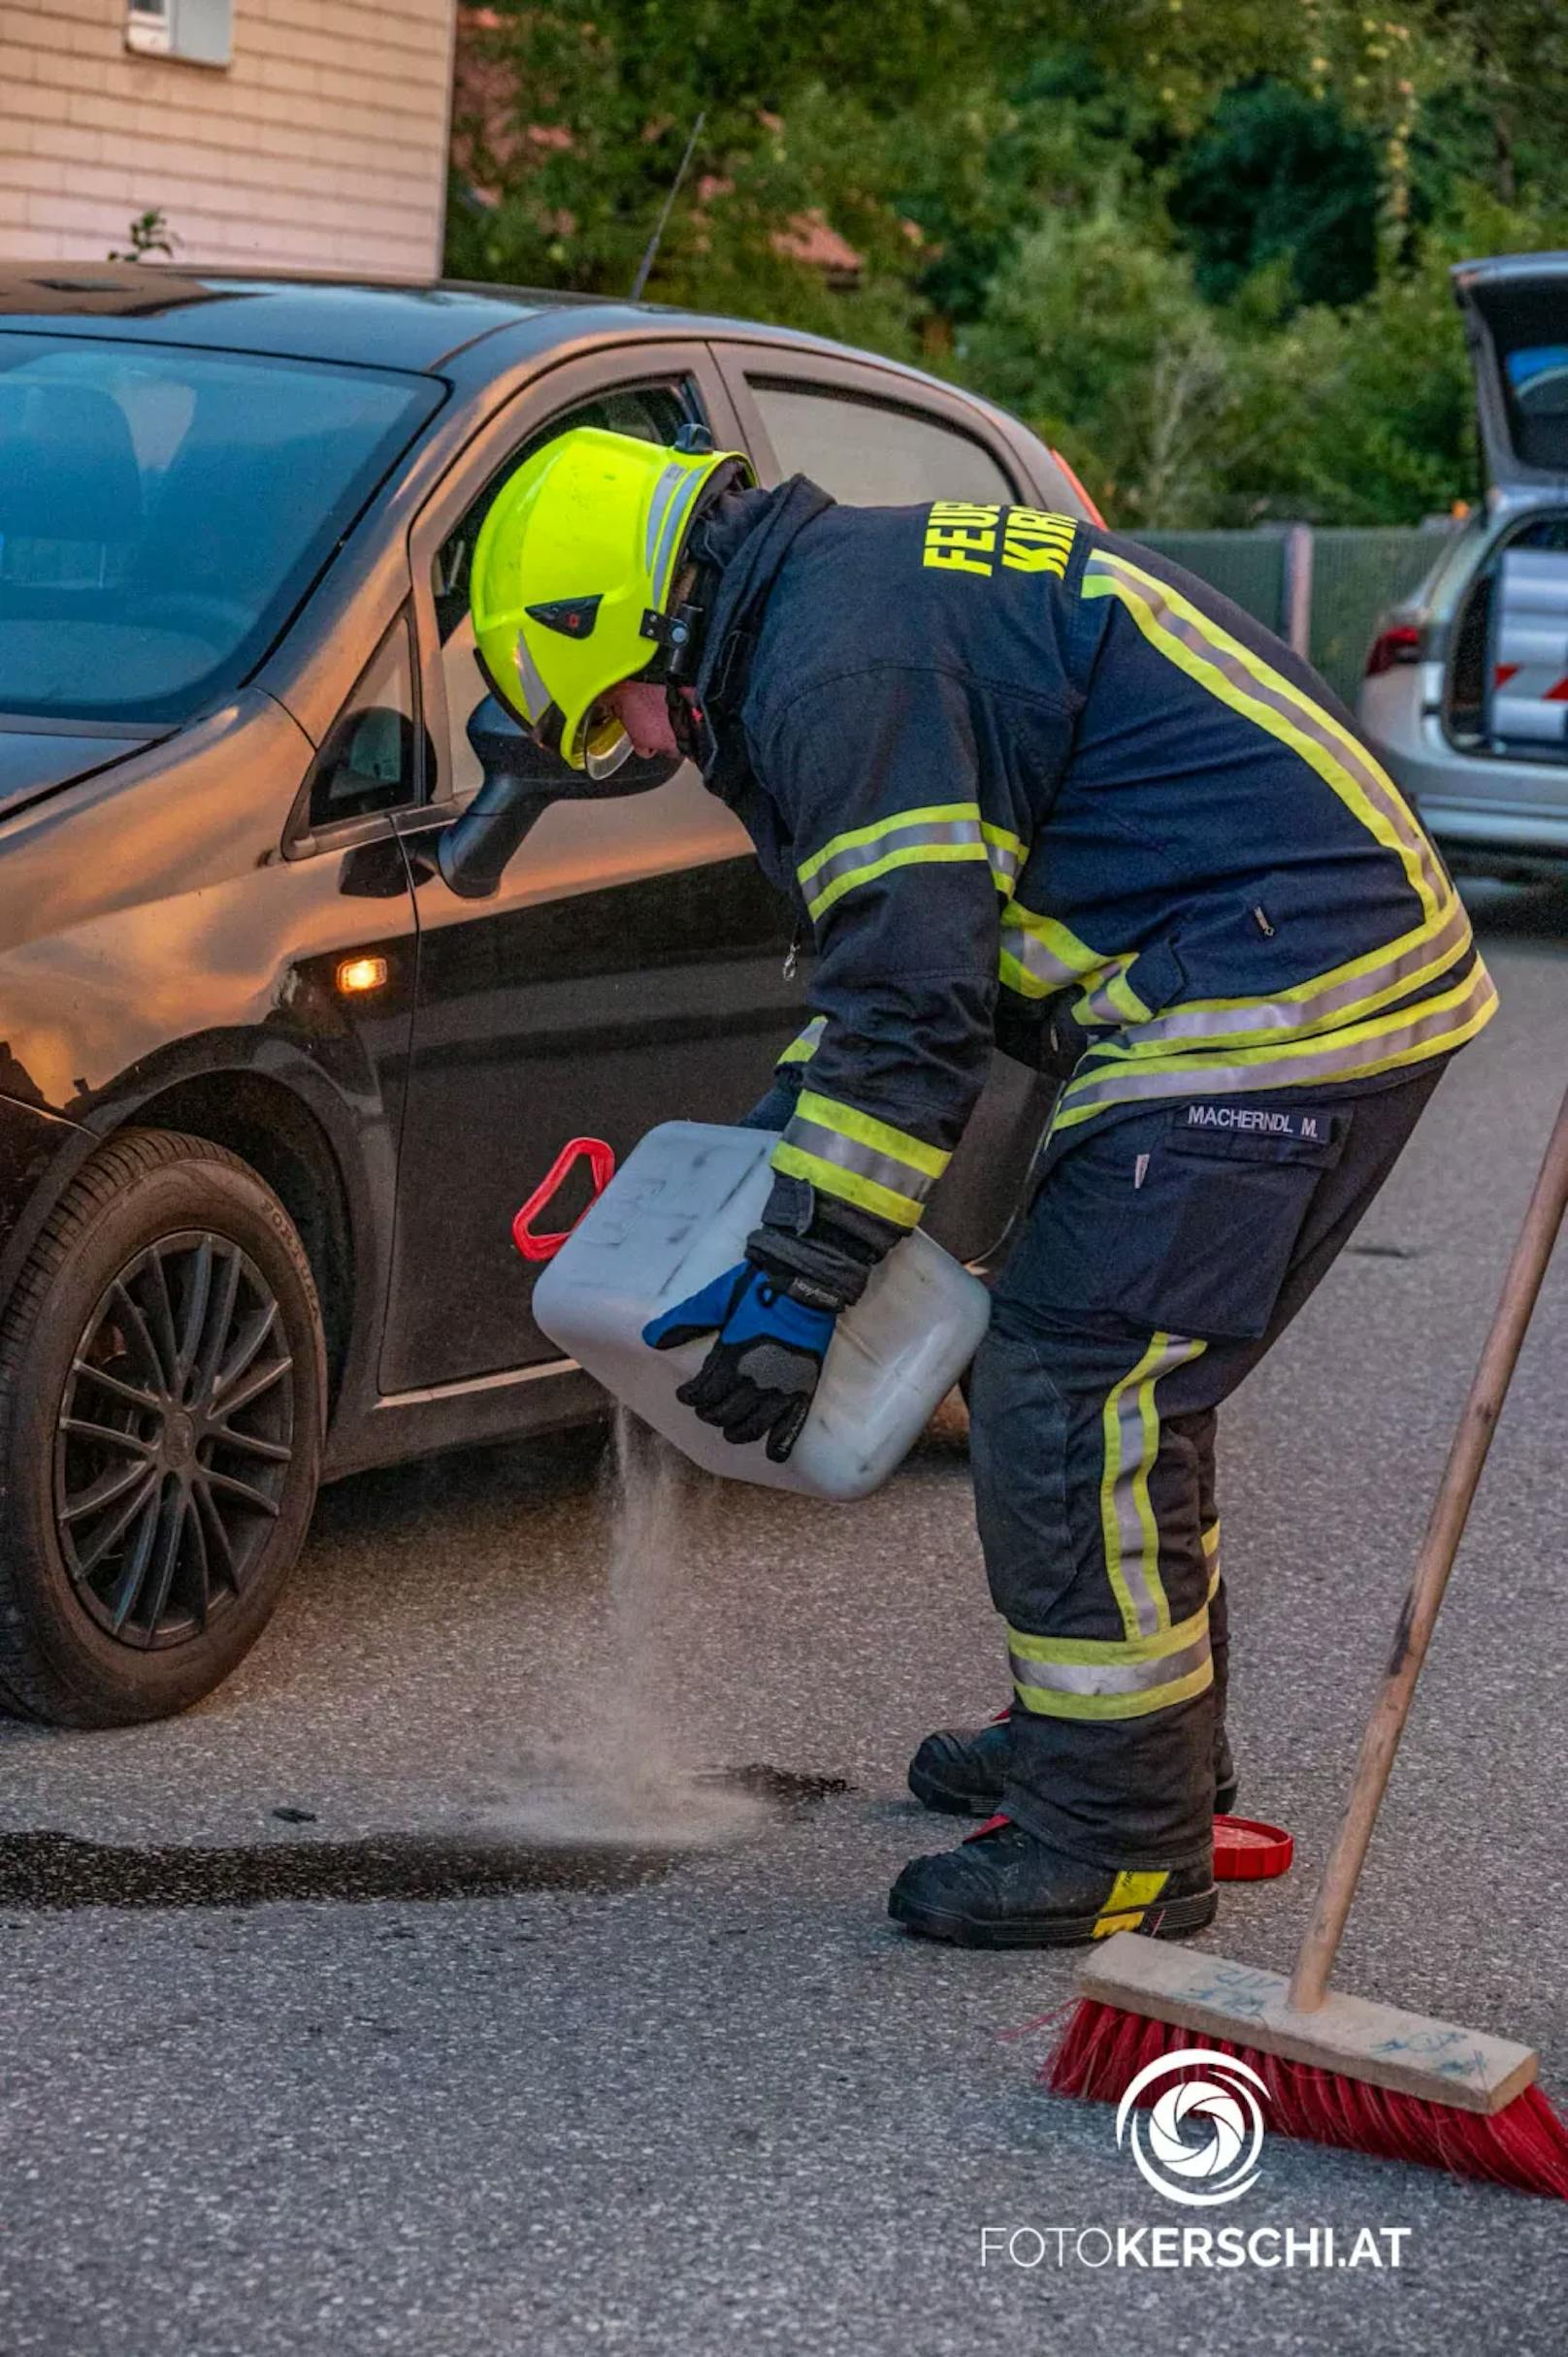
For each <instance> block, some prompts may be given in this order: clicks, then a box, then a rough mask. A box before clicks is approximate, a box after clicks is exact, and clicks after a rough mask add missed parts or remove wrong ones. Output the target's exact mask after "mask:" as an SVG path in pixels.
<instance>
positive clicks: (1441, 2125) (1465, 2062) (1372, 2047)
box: [1040, 1097, 1568, 2200]
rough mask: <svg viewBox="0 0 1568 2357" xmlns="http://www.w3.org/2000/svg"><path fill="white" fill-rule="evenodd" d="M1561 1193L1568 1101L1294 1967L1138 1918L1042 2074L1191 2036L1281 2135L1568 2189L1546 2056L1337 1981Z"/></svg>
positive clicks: (1107, 1956)
mask: <svg viewBox="0 0 1568 2357" xmlns="http://www.w3.org/2000/svg"><path fill="white" fill-rule="evenodd" d="M1565 1204H1568V1097H1564V1098H1563V1102H1562V1106H1561V1109H1560V1110H1559V1112H1558V1114H1557V1119H1556V1123H1555V1126H1554V1127H1553V1129H1552V1138H1551V1142H1550V1144H1549V1145H1548V1147H1547V1152H1546V1158H1545V1160H1544V1162H1542V1165H1541V1172H1540V1176H1539V1177H1538V1179H1537V1180H1536V1183H1535V1192H1534V1194H1533V1195H1532V1196H1531V1198H1530V1207H1529V1210H1528V1211H1527V1212H1526V1214H1525V1218H1524V1226H1523V1228H1522V1229H1521V1231H1520V1234H1519V1243H1518V1244H1517V1246H1516V1247H1515V1251H1514V1258H1513V1260H1512V1261H1511V1262H1510V1264H1509V1270H1508V1275H1507V1277H1506V1278H1505V1279H1504V1282H1503V1293H1502V1298H1501V1300H1500V1302H1499V1303H1498V1307H1497V1314H1496V1316H1495V1318H1494V1319H1493V1321H1492V1326H1491V1331H1490V1333H1489V1334H1488V1335H1487V1337H1486V1347H1485V1349H1484V1350H1483V1352H1482V1356H1481V1363H1480V1366H1479V1367H1478V1368H1477V1370H1476V1377H1475V1381H1474V1383H1473V1384H1472V1385H1471V1388H1470V1396H1469V1398H1468V1399H1467V1401H1466V1402H1465V1407H1464V1413H1463V1415H1462V1416H1461V1418H1460V1420H1459V1426H1458V1430H1457V1431H1456V1433H1455V1434H1454V1445H1453V1447H1452V1449H1451V1450H1450V1452H1449V1459H1448V1464H1447V1466H1446V1467H1445V1469H1444V1474H1443V1480H1442V1485H1441V1487H1440V1488H1439V1490H1438V1493H1437V1500H1436V1503H1435V1505H1434V1506H1433V1509H1432V1517H1431V1521H1430V1522H1429V1523H1428V1524H1427V1529H1426V1535H1425V1538H1424V1540H1423V1541H1422V1544H1421V1554H1420V1555H1419V1557H1418V1558H1417V1563H1416V1569H1415V1573H1414V1576H1413V1578H1412V1580H1411V1584H1410V1590H1409V1593H1408V1594H1407V1596H1406V1597H1405V1600H1404V1604H1403V1607H1402V1608H1401V1611H1400V1615H1399V1625H1398V1629H1397V1631H1396V1632H1395V1635H1394V1641H1393V1647H1392V1651H1391V1652H1390V1653H1389V1656H1388V1666H1387V1667H1386V1669H1385V1671H1384V1674H1383V1685H1382V1687H1381V1689H1380V1691H1379V1694H1378V1699H1377V1703H1376V1705H1375V1707H1374V1709H1373V1712H1372V1716H1371V1719H1369V1721H1368V1723H1367V1729H1366V1733H1365V1736H1364V1737H1363V1739H1362V1743H1361V1753H1360V1758H1359V1760H1358V1761H1357V1763H1356V1781H1355V1784H1353V1786H1352V1788H1351V1796H1350V1802H1349V1805H1348V1807H1347V1808H1346V1811H1345V1815H1344V1817H1343V1819H1342V1820H1341V1823H1340V1828H1339V1833H1338V1837H1337V1839H1336V1841H1335V1843H1334V1848H1333V1851H1332V1854H1331V1855H1330V1857H1329V1860H1328V1864H1327V1866H1326V1868H1325V1870H1324V1873H1323V1883H1322V1887H1321V1888H1320V1890H1319V1892H1318V1897H1317V1903H1316V1905H1315V1907H1314V1910H1313V1915H1312V1921H1311V1923H1310V1925H1309V1926H1308V1929H1307V1935H1306V1938H1305V1939H1304V1940H1303V1941H1302V1943H1301V1949H1300V1953H1299V1954H1298V1956H1297V1957H1296V1961H1295V1970H1294V1971H1293V1972H1292V1973H1291V1975H1290V1979H1289V1981H1286V1980H1285V1979H1284V1978H1282V1976H1281V1975H1279V1974H1277V1973H1269V1972H1261V1971H1258V1970H1257V1969H1255V1968H1254V1967H1253V1966H1252V1965H1247V1964H1227V1963H1225V1962H1224V1961H1223V1960H1222V1959H1221V1958H1220V1957H1218V1956H1211V1955H1205V1954H1202V1953H1198V1952H1195V1951H1193V1950H1192V1949H1187V1948H1176V1947H1174V1946H1171V1945H1169V1944H1167V1943H1165V1942H1163V1941H1159V1940H1151V1939H1147V1938H1141V1937H1140V1936H1139V1935H1138V1934H1137V1933H1136V1932H1126V1931H1124V1932H1117V1933H1115V1934H1114V1935H1113V1936H1112V1937H1111V1938H1109V1939H1108V1940H1106V1942H1105V1943H1104V1945H1103V1947H1100V1948H1095V1949H1094V1952H1093V1953H1092V1955H1090V1956H1089V1957H1088V1958H1087V1959H1086V1960H1085V1962H1084V1963H1083V1964H1082V1965H1081V1966H1080V1968H1079V1971H1078V1976H1077V1983H1078V1990H1079V2001H1078V2003H1077V2004H1076V2005H1075V2006H1074V2008H1073V2010H1072V2013H1071V2014H1070V2015H1069V2017H1068V2019H1067V2022H1066V2025H1065V2028H1064V2029H1063V2031H1062V2037H1061V2039H1060V2041H1059V2043H1058V2045H1057V2046H1056V2049H1055V2051H1054V2052H1053V2053H1052V2054H1051V2056H1050V2057H1049V2058H1048V2060H1047V2062H1046V2064H1045V2066H1044V2068H1043V2070H1042V2071H1041V2074H1040V2077H1041V2079H1042V2080H1043V2082H1044V2083H1045V2084H1046V2085H1047V2086H1049V2087H1052V2088H1054V2089H1055V2090H1056V2091H1057V2092H1058V2093H1059V2094H1063V2095H1083V2096H1089V2097H1094V2098H1098V2099H1101V2100H1103V2101H1106V2102H1112V2103H1117V2102H1120V2101H1122V2100H1123V2098H1124V2097H1125V2096H1127V2093H1128V2090H1129V2089H1130V2088H1131V2087H1132V2082H1133V2080H1134V2079H1136V2078H1137V2076H1138V2074H1139V2072H1140V2071H1143V2070H1144V2069H1146V2068H1147V2067H1148V2066H1149V2065H1150V2064H1152V2063H1155V2062H1158V2061H1159V2060H1160V2058H1161V2057H1163V2056H1166V2055H1175V2054H1177V2053H1178V2052H1180V2051H1181V2050H1182V2049H1183V2048H1184V2047H1185V2046H1187V2045H1188V2044H1189V2043H1190V2040H1191V2037H1192V2033H1193V2032H1197V2033H1199V2034H1200V2035H1201V2037H1202V2040H1203V2042H1204V2044H1205V2046H1208V2047H1210V2048H1214V2049H1218V2051H1219V2052H1221V2053H1224V2054H1227V2055H1229V2056H1231V2057H1233V2058H1234V2059H1237V2060H1240V2061H1242V2062H1245V2063H1248V2064H1250V2065H1251V2066H1252V2068H1253V2069H1254V2070H1255V2071H1257V2072H1258V2075H1259V2077H1260V2078H1261V2079H1262V2080H1263V2083H1264V2085H1265V2087H1266V2089H1267V2093H1268V2098H1269V2101H1268V2125H1269V2128H1270V2129H1271V2130H1272V2131H1273V2132H1274V2133H1276V2134H1279V2135H1285V2136H1296V2137H1305V2138H1309V2139H1311V2140H1312V2141H1313V2142H1315V2143H1318V2144H1342V2145H1348V2146H1350V2147H1351V2148H1352V2149H1354V2150H1356V2151H1360V2152H1371V2153H1376V2154H1379V2155H1381V2156H1383V2157H1385V2158H1388V2159H1391V2160H1408V2161H1421V2162H1425V2163H1427V2164H1428V2165H1430V2166H1432V2167H1435V2168H1440V2169H1449V2170H1452V2171H1454V2173H1456V2174H1458V2175H1462V2176H1466V2177H1486V2178H1489V2179H1491V2180H1492V2181H1493V2182H1495V2183H1498V2184H1503V2185H1513V2186H1517V2187H1519V2188H1520V2189H1521V2190H1522V2191H1524V2192H1528V2193H1542V2194H1555V2195H1556V2196H1558V2197H1559V2198H1560V2199H1563V2200H1568V2130H1565V2128H1564V2125H1563V2123H1562V2121H1561V2120H1560V2119H1559V2117H1558V2115H1557V2114H1556V2112H1555V2111H1553V2110H1552V2106H1551V2104H1550V2103H1548V2101H1547V2099H1546V2097H1545V2096H1544V2095H1543V2094H1542V2092H1541V2090H1540V2088H1539V2087H1538V2086H1536V2084H1535V2083H1534V2081H1535V2071H1536V2056H1535V2055H1534V2053H1533V2052H1532V2051H1531V2050H1530V2048H1529V2047H1528V2046H1516V2045H1513V2044H1511V2043H1510V2042H1509V2041H1507V2040H1505V2039H1501V2038H1493V2037H1490V2036H1487V2035H1486V2034H1485V2033H1484V2032H1482V2031H1478V2030H1468V2029H1461V2028H1459V2027H1458V2026H1457V2025H1456V2024H1455V2023H1454V2022H1448V2021H1434V2020H1432V2019H1430V2018H1428V2017H1427V2016H1426V2015H1424V2014H1421V2013H1404V2012H1402V2011H1401V2010H1400V2009H1399V2008H1398V2007H1396V2006H1390V2005H1380V2004H1374V2003H1370V2002H1368V2001H1367V2000H1366V1999H1364V1998H1360V1997H1352V1996H1345V1995H1341V1994H1340V1993H1338V1992H1337V1991H1333V1990H1330V1988H1329V1986H1328V1979H1329V1975H1330V1973H1331V1972H1332V1970H1333V1966H1334V1958H1335V1956H1336V1955H1337V1953H1338V1950H1339V1944H1340V1940H1341V1938H1342V1936H1343V1934H1344V1930H1345V1919H1346V1917H1347V1915H1349V1913H1350V1909H1351V1902H1352V1900H1353V1899H1354V1898H1355V1896H1356V1883H1357V1882H1359V1880H1360V1875H1361V1868H1362V1866H1363V1865H1364V1863H1365V1860H1366V1853H1367V1847H1368V1844H1369V1843H1370V1841H1371V1839H1372V1829H1373V1826H1374V1825H1375V1824H1376V1822H1377V1815H1378V1810H1379V1808H1380V1806H1381V1804H1382V1801H1383V1795H1384V1792H1385V1789H1386V1788H1387V1785H1388V1771H1389V1769H1390V1768H1391V1766H1392V1764H1393V1755H1394V1752H1395V1751H1396V1749H1397V1747H1398V1743H1399V1738H1400V1736H1401V1734H1402V1733H1403V1731H1404V1725H1405V1720H1406V1719H1407V1718H1408V1717H1409V1714H1410V1705H1411V1698H1412V1696H1413V1695H1414V1693H1415V1689H1416V1680H1417V1678H1418V1676H1419V1675H1420V1672H1421V1662H1422V1661H1423V1659H1424V1658H1425V1654H1426V1648H1427V1643H1428V1641H1429V1639H1430V1637H1431V1634H1432V1628H1433V1625H1434V1623H1435V1622H1436V1620H1437V1615H1438V1608H1439V1606H1440V1605H1441V1603H1442V1601H1443V1591H1444V1589H1445V1588H1447V1586H1448V1580H1449V1573H1450V1572H1451V1571H1452V1569H1453V1568H1454V1555H1456V1554H1457V1552H1458V1547H1459V1541H1460V1539H1461V1538H1462V1537H1463V1535H1464V1526H1465V1522H1466V1520H1467V1518H1468V1515H1469V1512H1470V1502H1471V1500H1472V1498H1473V1497H1474V1495H1475V1490H1476V1484H1477V1482H1478V1481H1479V1480H1480V1478H1481V1469H1482V1467H1483V1465H1484V1464H1485V1463H1486V1452H1487V1449H1488V1448H1489V1447H1490V1445H1491V1436H1492V1431H1493V1429H1494V1427H1495V1425H1496V1423H1497V1417H1498V1413H1499V1411H1500V1409H1501V1407H1502V1404H1503V1400H1504V1397H1505V1395H1506V1393H1507V1391H1508V1387H1509V1383H1510V1381H1511V1380H1512V1377H1513V1373H1514V1369H1515V1366H1516V1365H1517V1363H1518V1361H1519V1349H1520V1346H1521V1344H1522V1342H1523V1340H1524V1335H1525V1332H1526V1330H1527V1328H1528V1326H1529V1323H1530V1316H1531V1313H1532V1311H1533V1309H1534V1307H1535V1301H1536V1296H1537V1294H1538V1293H1539V1292H1540V1290H1541V1281H1542V1278H1543V1277H1544V1276H1545V1274H1546V1268H1547V1262H1548V1261H1549V1260H1550V1259H1551V1257H1552V1246H1553V1244H1554V1243H1555V1241H1556V1238H1557V1231H1558V1229H1559V1228H1560V1227H1561V1225H1562V1219H1563V1211H1564V1206H1565ZM1196 2072H1197V2073H1198V2074H1200V2072H1201V2065H1199V2066H1196ZM1187 2075H1188V2074H1184V2073H1183V2072H1182V2071H1181V2070H1180V2069H1179V2068H1178V2069H1176V2070H1173V2071H1172V2072H1171V2073H1170V2074H1169V2075H1168V2076H1166V2075H1162V2074H1157V2075H1156V2076H1157V2079H1158V2078H1160V2077H1164V2078H1165V2083H1167V2084H1168V2083H1169V2079H1181V2078H1183V2077H1184V2076H1187ZM1140 2092H1141V2091H1140ZM1155 2092H1156V2089H1155V2087H1154V2086H1151V2087H1150V2088H1149V2089H1148V2092H1147V2096H1146V2098H1145V2100H1147V2101H1149V2102H1153V2100H1154V2097H1155ZM1136 2100H1138V2098H1137V2097H1136V2096H1135V2097H1134V2101H1136Z"/></svg>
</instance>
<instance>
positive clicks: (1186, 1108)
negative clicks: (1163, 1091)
mask: <svg viewBox="0 0 1568 2357" xmlns="http://www.w3.org/2000/svg"><path fill="white" fill-rule="evenodd" d="M1176 1125H1177V1127H1178V1128H1179V1129H1221V1130H1225V1131H1226V1132H1227V1133H1228V1134H1229V1135H1231V1136H1241V1137H1289V1138H1292V1139H1294V1141H1295V1142H1296V1144H1298V1145H1302V1146H1330V1145H1332V1144H1333V1142H1334V1117H1333V1115H1332V1114H1331V1113H1324V1112H1323V1110H1322V1108H1321V1107H1317V1108H1308V1107H1306V1106H1303V1107H1302V1108H1301V1109H1300V1110H1299V1111H1296V1110H1294V1109H1292V1110H1291V1111H1290V1112H1289V1113H1284V1112H1281V1111H1280V1110H1279V1108H1278V1107H1277V1106H1275V1105H1217V1104H1195V1105H1183V1106H1182V1108H1181V1110H1180V1112H1179V1113H1178V1114H1177V1115H1176Z"/></svg>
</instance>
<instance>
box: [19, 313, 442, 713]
mask: <svg viewBox="0 0 1568 2357" xmlns="http://www.w3.org/2000/svg"><path fill="white" fill-rule="evenodd" d="M440 402H441V386H440V385H437V384H435V383H433V382H431V381H430V380H429V379H428V378H420V377H416V376H401V375H398V374H397V373H395V372H393V371H390V370H381V369H369V368H348V367H336V366H327V365H324V364H318V363H316V362H313V361H298V360H272V359H264V358H261V357H258V356H256V355H253V354H247V353H241V352H208V351H196V350H191V349H187V348H185V347H183V346H181V345H179V344H137V343H132V342H126V343H114V342H113V341H111V340H109V339H107V338H106V339H104V340H102V341H100V340H99V339H98V338H96V337H87V336H75V335H72V336H55V335H38V334H34V333H32V332H30V331H27V332H23V331H19V330H18V331H12V330H7V331H5V332H3V333H0V712H12V713H16V714H18V715H24V716H30V715H32V714H35V713H36V714H42V715H45V716H47V717H49V718H51V719H88V720H90V719H115V720H132V721H148V722H159V721H171V722H177V723H178V722H180V721H182V720H186V719H190V718H192V717H193V716H194V715H195V714H196V713H197V712H198V711H200V710H201V709H202V708H203V707H204V706H205V705H208V704H211V703H212V700H213V699H214V698H216V697H219V696H222V695H225V694H228V693H230V692H232V690H233V689H234V688H236V687H238V686H239V685H240V684H241V683H242V681H244V680H245V679H246V678H247V677H248V676H249V674H250V673H251V671H254V669H255V667H256V665H257V664H258V663H259V662H260V660H261V659H262V657H263V656H264V655H265V654H266V652H267V649H268V648H269V646H270V645H271V644H272V642H273V639H274V638H276V637H277V635H278V631H279V629H281V627H282V626H283V624H284V622H285V621H286V620H287V618H288V616H289V614H290V613H292V612H293V610H294V608H295V607H296V606H298V604H299V601H300V599H301V597H302V596H303V595H304V593H305V592H306V590H307V589H308V588H309V587H310V583H311V581H312V580H313V579H314V578H315V575H316V574H317V573H318V572H319V571H320V569H321V567H322V565H323V564H325V563H326V561H327V560H328V558H329V557H330V555H331V553H332V551H333V549H334V548H335V547H336V546H337V544H338V542H339V541H340V540H342V538H343V533H344V532H345V531H346V530H347V528H348V526H349V524H350V523H351V522H352V521H353V519H354V517H355V515H356V514H357V513H358V512H359V510H360V508H361V507H363V505H364V503H365V501H366V499H367V498H368V497H369V496H370V494H371V492H372V490H373V489H374V488H375V486H376V483H377V482H379V481H380V479H381V478H382V476H383V475H385V474H386V471H387V469H388V468H389V467H390V466H391V464H392V462H393V460H394V459H395V457H396V456H397V454H398V452H399V451H400V450H402V449H403V448H404V447H405V446H406V445H407V443H408V441H409V439H410V438H411V436H412V435H414V434H415V433H416V432H417V431H418V429H419V427H420V426H421V425H423V424H424V423H425V422H426V421H427V420H428V419H429V417H430V416H431V415H432V414H433V412H434V410H435V409H437V407H438V406H439V405H440Z"/></svg>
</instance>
